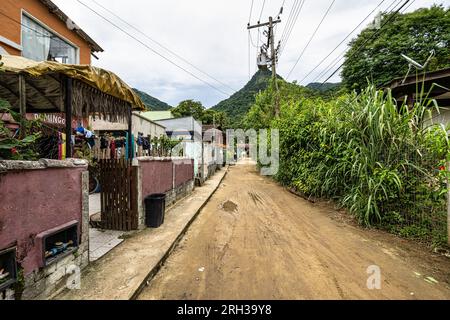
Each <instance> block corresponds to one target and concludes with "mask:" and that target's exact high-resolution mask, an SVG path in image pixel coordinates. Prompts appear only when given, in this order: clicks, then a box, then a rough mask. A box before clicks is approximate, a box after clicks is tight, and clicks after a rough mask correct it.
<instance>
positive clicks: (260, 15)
mask: <svg viewBox="0 0 450 320" xmlns="http://www.w3.org/2000/svg"><path fill="white" fill-rule="evenodd" d="M265 5H266V0H264V1H263V5H262V8H261V13H260V14H259V20H258V22H259V21H261V17H262V14H263V12H264V7H265Z"/></svg>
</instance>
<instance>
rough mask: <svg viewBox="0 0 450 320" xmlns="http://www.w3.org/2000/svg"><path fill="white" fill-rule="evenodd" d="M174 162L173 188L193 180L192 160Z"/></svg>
mask: <svg viewBox="0 0 450 320" xmlns="http://www.w3.org/2000/svg"><path fill="white" fill-rule="evenodd" d="M188 161H190V163H186V160H183V161H175V187H179V186H181V185H182V184H183V183H186V182H188V181H191V180H192V179H194V160H188Z"/></svg>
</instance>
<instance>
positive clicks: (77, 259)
mask: <svg viewBox="0 0 450 320" xmlns="http://www.w3.org/2000/svg"><path fill="white" fill-rule="evenodd" d="M88 182H89V175H88V172H87V163H86V162H85V161H82V160H81V161H80V160H73V159H71V160H66V161H56V160H41V161H39V162H27V161H0V199H1V201H0V250H2V249H7V248H10V247H16V248H17V255H16V259H17V263H18V264H19V266H20V267H21V268H22V269H23V273H24V277H25V291H24V297H25V298H27V299H33V298H37V297H39V298H46V297H48V296H50V295H51V294H52V293H53V292H54V291H55V290H56V288H57V286H58V285H60V284H61V283H62V282H64V281H63V278H64V277H65V276H66V268H67V264H69V263H70V264H74V265H76V266H77V267H80V268H81V267H84V266H86V265H87V264H88V262H89V256H88V250H89V193H88ZM72 221H76V222H78V227H79V230H78V231H79V232H78V235H79V249H78V251H77V253H76V254H75V253H74V254H72V255H70V256H69V257H66V258H65V259H63V260H64V261H58V262H57V263H55V264H53V265H51V266H48V267H44V264H43V252H42V239H40V238H39V234H42V233H44V232H46V231H49V230H51V229H58V228H60V227H61V226H63V225H64V224H67V223H69V222H72ZM55 273H57V274H55Z"/></svg>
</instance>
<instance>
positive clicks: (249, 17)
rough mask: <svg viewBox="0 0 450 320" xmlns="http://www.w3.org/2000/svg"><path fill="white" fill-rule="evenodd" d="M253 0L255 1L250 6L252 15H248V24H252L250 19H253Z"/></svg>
mask: <svg viewBox="0 0 450 320" xmlns="http://www.w3.org/2000/svg"><path fill="white" fill-rule="evenodd" d="M253 2H254V0H252V4H251V6H250V15H249V16H248V24H250V21H252V13H253Z"/></svg>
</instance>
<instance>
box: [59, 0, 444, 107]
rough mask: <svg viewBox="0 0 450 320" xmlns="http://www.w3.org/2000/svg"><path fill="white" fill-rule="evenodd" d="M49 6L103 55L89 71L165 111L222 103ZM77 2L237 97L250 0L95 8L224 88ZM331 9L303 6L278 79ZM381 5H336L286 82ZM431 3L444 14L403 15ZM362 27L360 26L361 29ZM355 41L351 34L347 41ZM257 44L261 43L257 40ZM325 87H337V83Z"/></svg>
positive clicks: (78, 10) (88, 21) (322, 4)
mask: <svg viewBox="0 0 450 320" xmlns="http://www.w3.org/2000/svg"><path fill="white" fill-rule="evenodd" d="M53 1H54V2H55V3H56V4H57V5H58V6H59V7H60V8H61V9H62V10H63V11H64V12H65V13H66V14H67V15H68V16H69V17H71V18H72V19H73V20H74V21H75V22H76V23H77V25H79V26H80V27H81V28H82V29H83V30H84V31H86V32H87V33H88V34H89V35H90V36H91V37H92V38H93V39H94V40H95V41H96V42H98V43H99V44H100V46H102V47H103V49H104V50H105V52H104V53H100V54H98V56H99V58H100V59H99V60H95V59H93V64H94V65H95V66H99V67H102V68H105V69H108V70H111V71H113V72H115V73H117V74H118V75H119V76H120V77H121V78H122V79H123V80H125V81H126V82H127V83H128V84H130V85H131V86H133V87H136V88H138V89H141V90H143V91H145V92H148V93H149V94H151V95H152V96H154V97H156V98H158V99H160V100H162V101H165V102H167V103H169V104H171V105H177V104H178V103H179V102H180V101H182V100H185V99H195V100H199V101H201V102H202V103H203V104H204V105H205V106H207V107H210V106H213V105H215V104H216V103H218V102H219V101H221V100H223V99H225V98H227V96H226V95H225V94H224V93H222V92H220V91H218V90H215V89H213V88H211V87H210V86H208V85H207V84H205V83H204V82H201V81H200V80H198V79H196V78H194V77H192V76H191V75H189V74H188V73H186V72H184V71H182V70H180V69H178V68H177V67H175V66H174V65H172V64H171V63H169V62H167V61H166V60H164V59H163V58H161V57H160V56H158V55H157V54H155V53H154V52H152V51H151V50H149V49H148V48H146V47H145V46H144V45H142V44H140V43H138V42H137V41H135V40H133V39H132V38H130V37H129V36H128V35H126V34H124V33H123V32H121V31H119V30H118V29H116V28H115V27H114V26H112V25H110V24H108V22H106V21H105V20H102V19H101V18H100V17H99V16H97V15H95V14H94V13H93V12H91V11H89V9H87V8H86V7H83V6H82V5H81V4H80V3H79V2H78V1H77V0H53ZM80 1H82V2H84V3H86V4H87V5H88V6H90V7H92V8H93V9H95V10H96V11H98V12H99V13H101V14H102V15H103V16H105V17H107V18H108V19H110V20H111V21H113V22H114V23H116V24H117V25H119V26H121V27H122V28H124V29H125V30H127V31H128V32H129V33H130V34H132V35H133V36H135V37H137V38H138V39H140V40H141V41H143V42H144V43H146V44H147V45H148V46H149V47H151V48H153V49H154V50H156V51H158V52H159V53H160V54H161V55H163V56H166V57H167V58H169V59H170V60H172V61H173V62H175V63H176V64H178V65H180V66H182V67H183V68H185V69H187V70H189V71H191V72H192V73H194V74H195V75H197V77H199V78H201V79H203V80H205V81H206V82H208V83H210V84H211V85H213V86H214V87H217V88H218V89H219V90H221V91H225V92H226V93H229V94H231V93H233V92H232V91H231V89H230V88H229V87H231V88H234V89H235V90H238V89H240V88H241V87H243V86H244V85H245V83H246V82H247V81H248V80H249V55H248V46H249V45H248V43H249V41H248V39H249V37H248V32H247V28H246V27H247V23H248V20H249V15H250V7H251V3H252V1H251V0H226V1H225V0H189V1H186V0H95V1H97V2H98V3H99V4H101V5H103V6H105V7H107V8H108V9H109V10H111V11H113V12H115V13H116V14H118V15H119V16H120V17H121V18H122V19H124V20H126V21H127V22H129V23H131V24H132V25H134V26H135V27H137V28H138V29H139V30H142V31H143V32H144V33H145V34H146V35H148V36H149V37H150V38H152V39H154V40H156V41H158V42H159V43H161V44H163V45H164V46H165V47H167V48H169V49H170V50H172V51H173V52H175V53H177V54H178V55H180V56H182V57H183V58H184V59H186V60H188V61H189V62H190V63H192V64H193V65H194V66H196V67H197V68H199V69H200V70H202V71H204V72H205V73H207V74H209V75H211V76H213V77H214V78H216V79H218V80H219V81H221V82H223V83H224V84H225V85H226V86H224V85H222V84H220V83H217V82H216V81H214V80H213V79H210V78H208V77H207V76H206V75H204V74H202V73H200V72H198V71H197V70H195V69H194V68H192V67H191V66H190V65H188V64H186V63H185V62H183V61H180V59H178V58H177V57H174V56H172V55H171V54H170V53H168V52H167V51H164V49H162V48H160V47H158V46H157V45H156V44H155V43H152V42H151V41H150V40H149V39H147V38H145V37H144V36H143V35H141V34H139V33H137V32H136V31H135V30H133V29H130V28H129V27H127V26H126V25H124V24H123V23H121V22H120V21H119V20H118V19H117V18H115V17H114V16H111V14H109V13H108V12H106V11H105V10H104V9H102V8H101V7H99V6H97V5H96V4H95V2H94V1H93V0H80ZM263 2H264V0H254V5H253V13H252V18H251V22H252V23H256V22H257V21H258V19H259V16H260V14H261V9H262V7H263ZM294 2H295V0H285V5H284V13H283V15H282V16H281V19H282V21H283V22H282V23H281V24H280V25H279V26H278V27H277V30H276V32H277V34H276V36H277V38H276V39H277V41H278V40H279V38H280V37H281V35H282V32H283V29H284V28H285V25H286V21H287V19H288V16H289V14H290V12H291V9H292V6H293V4H294ZM331 2H332V0H306V1H305V4H304V6H303V9H302V11H301V13H300V15H299V18H298V20H297V23H296V25H295V27H294V29H293V31H292V34H291V37H290V40H289V41H288V42H287V44H286V48H285V50H284V52H283V54H282V56H281V58H280V61H279V66H278V73H279V74H280V75H281V76H282V77H284V78H286V77H287V75H288V73H289V71H290V70H291V68H292V67H293V65H294V63H295V61H296V60H297V58H298V57H299V55H300V53H301V52H302V50H303V48H304V47H305V45H306V43H307V42H308V40H309V39H310V37H311V35H312V34H313V32H314V30H315V29H316V27H317V25H318V23H319V21H320V20H321V19H322V17H323V15H324V13H325V11H326V10H327V8H328V7H329V6H330V4H331ZM380 2H381V0H335V4H334V6H333V7H332V9H331V11H330V13H329V15H328V17H327V18H326V20H325V21H324V23H323V24H322V26H321V28H320V29H319V31H318V33H317V34H316V36H315V37H314V39H313V41H312V42H311V44H310V46H309V48H308V50H307V51H306V52H305V53H304V55H303V57H302V59H301V60H300V62H299V64H298V65H297V67H296V68H295V70H294V72H293V73H292V75H291V77H290V78H289V80H291V81H292V80H296V79H297V80H301V79H302V78H303V77H304V76H305V75H306V74H307V73H309V71H311V70H312V69H313V68H314V67H315V66H316V65H317V64H318V63H319V62H320V60H322V58H324V57H325V56H326V55H327V54H328V53H329V52H330V51H331V50H332V49H334V47H336V45H337V44H338V43H339V42H341V41H342V40H343V39H344V38H345V37H346V36H347V35H348V33H349V32H350V31H351V30H353V29H354V28H355V27H356V26H357V25H358V24H359V23H360V22H361V21H362V20H363V19H364V18H365V17H366V16H367V15H368V14H369V13H370V12H371V11H372V10H374V8H376V7H377V5H378V4H379V3H380ZM282 3H283V0H266V1H265V6H264V10H263V12H262V18H261V21H263V20H267V19H268V16H270V15H272V16H274V17H275V16H276V15H277V14H278V12H279V11H280V7H281V5H282ZM391 3H392V0H385V1H384V2H383V4H382V5H381V6H380V8H381V9H382V10H385V9H386V8H388V7H389V6H390V5H391ZM397 3H400V0H397ZM433 3H440V4H444V5H446V6H449V5H450V0H436V1H433V0H416V1H414V2H413V4H412V5H411V6H410V7H409V8H408V10H407V12H409V11H413V10H416V9H417V8H420V7H429V6H431V5H432V4H433ZM369 20H370V19H369ZM369 20H368V21H369ZM366 25H367V24H366V23H365V24H364V26H366ZM360 29H361V28H360ZM360 29H359V30H360ZM261 31H262V30H261ZM356 34H357V32H355V34H354V35H356ZM262 37H263V36H262V35H261V40H262V39H263V38H262ZM252 39H253V42H254V44H256V42H257V40H258V32H257V31H253V32H252ZM349 40H350V38H349ZM345 47H346V46H345V45H343V46H341V47H340V48H339V50H337V51H336V52H335V53H334V54H333V55H332V56H331V57H330V58H329V59H328V60H327V62H325V63H324V64H323V65H322V66H321V67H320V68H318V69H317V71H316V72H314V73H313V74H312V75H311V76H309V77H308V78H307V79H306V80H305V82H304V83H305V84H307V83H309V82H310V81H312V80H313V79H314V78H315V77H316V76H317V75H318V74H319V73H320V72H322V71H323V70H324V69H325V67H326V66H327V65H328V64H329V63H330V62H331V61H332V60H333V59H334V58H335V57H336V56H338V55H339V54H340V53H341V52H342V51H343V50H344V49H345ZM255 71H256V49H255V48H253V47H252V46H251V75H252V74H253V73H254V72H255ZM321 80H322V81H323V80H325V78H322V79H321ZM331 81H334V82H336V81H339V76H336V77H334V78H333V79H332V80H331Z"/></svg>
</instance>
